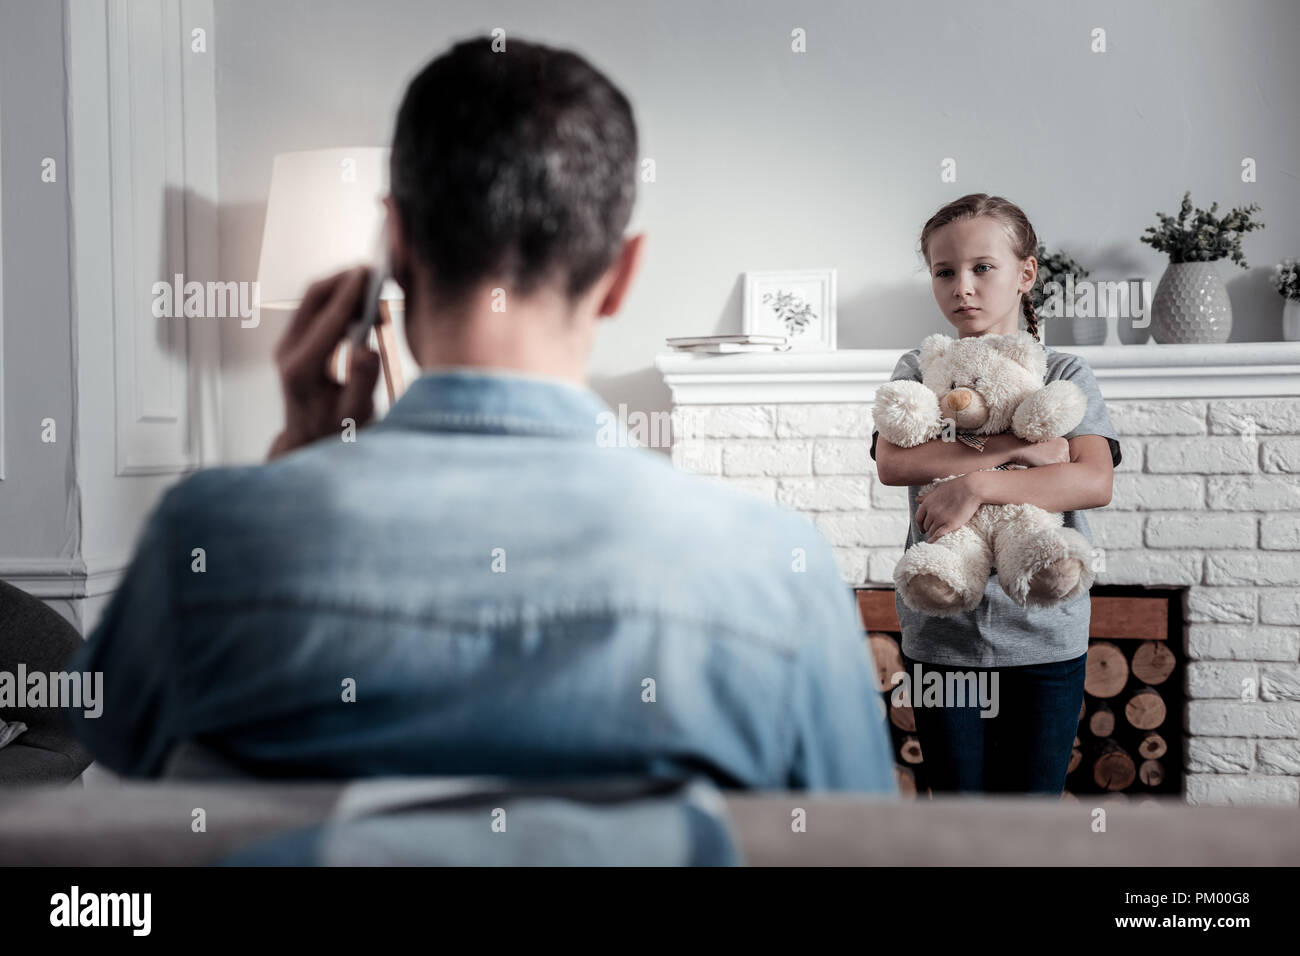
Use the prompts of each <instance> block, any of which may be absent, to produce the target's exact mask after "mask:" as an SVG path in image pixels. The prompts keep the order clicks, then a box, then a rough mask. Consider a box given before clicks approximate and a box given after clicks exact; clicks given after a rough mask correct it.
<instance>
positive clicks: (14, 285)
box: [0, 0, 219, 630]
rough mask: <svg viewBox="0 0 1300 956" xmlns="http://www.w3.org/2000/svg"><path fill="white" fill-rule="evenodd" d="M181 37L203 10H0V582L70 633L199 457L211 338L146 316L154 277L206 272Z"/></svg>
mask: <svg viewBox="0 0 1300 956" xmlns="http://www.w3.org/2000/svg"><path fill="white" fill-rule="evenodd" d="M195 27H199V28H203V29H206V30H208V31H209V32H211V31H212V12H211V3H210V0H152V2H140V3H133V2H131V0H108V2H102V3H95V2H82V0H70V2H69V3H67V4H64V3H59V2H42V3H32V2H22V0H0V150H2V158H3V164H2V165H0V174H2V175H0V215H3V233H2V234H0V235H2V240H0V241H2V243H3V245H2V246H0V251H2V252H3V256H2V257H0V268H2V269H3V273H4V277H5V281H4V285H3V300H2V302H0V309H2V310H3V311H0V327H2V331H3V339H2V340H0V342H2V344H0V380H2V382H3V395H4V400H3V403H2V405H3V412H4V420H3V433H2V437H3V443H4V444H3V451H2V453H0V455H2V457H3V460H4V462H5V469H4V475H3V477H4V480H3V481H0V577H3V578H4V579H5V580H8V581H10V582H12V583H13V584H15V585H17V586H18V587H21V588H23V589H24V590H27V591H29V592H30V593H32V594H35V595H37V596H39V597H41V598H43V599H45V600H46V601H47V603H49V604H50V605H51V606H52V607H54V608H55V609H56V610H58V611H59V612H60V613H62V614H63V615H64V616H65V617H67V618H68V620H70V621H71V622H72V623H73V624H74V625H76V626H78V627H80V628H82V629H83V630H88V629H89V628H90V627H93V625H94V623H95V621H96V619H97V618H98V615H99V614H100V612H101V611H102V609H103V607H104V605H105V604H106V602H107V600H108V599H109V597H110V596H111V594H112V592H113V590H114V589H115V588H116V586H117V584H118V580H119V579H120V576H121V573H122V571H123V570H124V569H125V567H126V564H127V562H128V561H129V559H130V557H131V555H132V554H133V552H134V549H135V543H136V539H137V537H138V535H139V531H140V528H141V526H142V524H143V521H144V518H145V517H146V516H147V515H148V513H149V512H150V511H151V510H152V508H153V506H154V504H155V502H156V501H157V499H158V497H159V495H160V494H161V493H162V491H163V490H164V489H165V488H166V487H167V486H168V485H170V484H172V483H173V482H175V481H176V480H178V479H179V478H180V477H181V476H182V475H184V474H185V473H186V472H188V471H190V470H193V469H194V468H196V467H199V466H201V465H203V464H205V463H213V462H214V461H215V460H216V457H217V449H216V439H217V437H218V433H219V424H218V423H217V421H216V419H215V414H216V412H217V409H218V406H219V397H218V395H217V391H216V388H215V381H216V373H217V370H218V365H219V356H218V353H217V347H218V338H217V335H216V329H215V328H214V327H212V326H211V324H210V321H209V320H206V319H197V318H196V319H186V318H180V319H174V318H171V317H163V318H155V317H154V316H153V315H152V314H151V311H150V302H151V291H150V290H151V285H152V283H153V282H154V281H158V280H161V279H163V278H170V276H171V275H172V274H173V272H181V273H183V274H185V275H186V277H187V278H192V279H198V280H200V281H202V280H205V279H209V278H216V276H217V272H218V264H217V260H216V251H217V241H216V238H217V237H216V202H217V197H216V193H215V182H216V174H215V169H216V158H215V119H214V98H213V75H214V74H213V69H212V64H211V57H210V55H208V54H204V53H197V52H194V51H193V50H191V48H190V46H189V43H188V40H189V36H190V33H189V31H190V30H191V29H192V28H195ZM46 158H49V159H51V160H53V162H54V163H55V167H54V170H55V176H54V178H53V180H52V181H48V182H47V181H44V180H43V179H42V171H43V163H44V161H45V160H46ZM45 419H52V420H53V421H54V426H55V429H56V441H54V442H53V443H49V442H45V441H42V440H41V436H42V421H43V420H45Z"/></svg>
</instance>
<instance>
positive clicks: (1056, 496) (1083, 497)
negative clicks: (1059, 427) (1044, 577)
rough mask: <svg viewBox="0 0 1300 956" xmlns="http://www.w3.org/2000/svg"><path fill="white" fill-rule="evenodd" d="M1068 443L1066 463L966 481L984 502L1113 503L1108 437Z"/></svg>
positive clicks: (1050, 506)
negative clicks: (1068, 449) (1068, 456)
mask: <svg viewBox="0 0 1300 956" xmlns="http://www.w3.org/2000/svg"><path fill="white" fill-rule="evenodd" d="M1069 443H1070V460H1069V462H1068V463H1066V464H1061V465H1043V466H1041V467H1038V468H1029V469H1025V470H1022V471H1015V470H1013V471H979V472H974V473H972V474H968V475H966V480H968V481H969V482H970V485H971V488H972V490H973V491H974V493H975V495H976V497H978V498H979V500H980V501H981V502H983V503H984V504H990V505H1017V504H1027V505H1037V506H1038V507H1040V508H1042V509H1043V510H1044V511H1054V512H1062V511H1081V510H1085V509H1088V508H1102V507H1105V506H1106V505H1108V504H1110V498H1111V485H1112V481H1113V478H1114V474H1115V470H1114V466H1113V465H1112V463H1111V457H1110V445H1109V444H1108V443H1107V441H1106V439H1105V438H1103V437H1102V436H1101V435H1080V436H1079V437H1077V438H1071V439H1070V440H1069ZM972 450H973V449H972ZM977 454H978V453H977ZM878 455H879V451H877V456H878Z"/></svg>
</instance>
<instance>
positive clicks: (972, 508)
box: [916, 472, 984, 541]
mask: <svg viewBox="0 0 1300 956" xmlns="http://www.w3.org/2000/svg"><path fill="white" fill-rule="evenodd" d="M978 474H979V473H978V472H975V473H973V474H969V475H962V476H961V477H959V478H954V479H952V480H951V481H945V482H942V483H940V484H939V485H938V486H937V487H936V488H934V489H933V490H932V491H930V492H928V493H927V494H924V495H918V496H917V499H916V500H917V502H918V503H917V506H916V526H917V527H918V528H920V529H921V531H923V532H924V533H925V536H926V540H927V541H934V540H935V539H936V538H942V537H943V536H944V535H945V534H948V533H949V532H950V531H956V530H957V529H958V528H960V527H961V526H962V525H964V524H965V523H966V522H967V521H969V520H970V519H971V517H972V516H973V515H974V514H975V512H976V510H978V508H979V506H980V505H982V504H983V503H984V501H983V498H982V497H981V496H980V494H979V492H978V482H979V478H978V477H977V476H978Z"/></svg>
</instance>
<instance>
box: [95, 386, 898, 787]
mask: <svg viewBox="0 0 1300 956" xmlns="http://www.w3.org/2000/svg"><path fill="white" fill-rule="evenodd" d="M347 437H349V436H346V435H344V434H343V433H342V430H341V432H340V436H339V437H338V438H329V439H323V440H321V441H318V442H316V443H315V444H312V445H310V446H308V447H306V448H303V449H299V450H297V451H295V452H292V453H290V454H288V455H285V456H283V457H281V458H278V459H276V460H275V461H272V462H270V463H268V464H264V465H257V466H246V467H222V468H212V469H208V470H204V471H201V472H198V473H196V474H194V475H191V476H190V477H189V478H187V479H186V480H184V481H182V482H180V483H179V484H178V485H176V486H175V487H173V488H172V489H171V490H170V491H168V492H167V494H166V495H165V496H164V497H163V499H162V500H161V502H160V503H159V505H158V507H157V509H156V510H155V512H154V513H153V514H152V515H151V517H150V519H149V521H148V522H147V524H146V526H145V529H144V531H143V534H142V537H141V539H140V542H139V547H138V549H137V552H136V554H135V557H134V558H133V560H132V563H131V566H130V568H129V570H128V572H127V574H126V577H125V580H124V581H123V584H122V587H121V589H120V590H119V591H118V592H117V593H116V594H115V595H114V597H113V598H112V600H111V602H110V604H109V606H108V607H107V608H106V610H105V613H104V618H103V620H102V621H101V623H100V624H99V626H98V627H97V628H96V630H95V631H94V633H93V634H92V635H91V637H90V638H89V640H88V641H87V644H86V646H85V647H84V648H82V649H81V650H80V651H79V652H78V654H77V656H76V658H75V659H74V660H73V662H72V663H71V664H70V665H69V668H70V669H72V670H79V671H102V672H103V675H104V695H103V696H104V706H103V713H102V716H100V717H98V718H86V717H84V716H83V715H82V714H81V712H80V711H77V710H73V711H70V717H71V719H72V720H73V722H74V724H75V726H76V729H77V731H78V734H79V736H80V737H81V739H82V740H83V741H85V743H86V744H87V746H88V747H89V748H90V750H91V751H92V752H93V754H94V755H95V758H96V759H97V760H99V761H100V762H102V763H103V764H105V765H107V766H108V767H109V768H111V769H113V770H115V771H117V772H118V773H121V774H124V775H127V776H156V775H158V774H159V773H160V772H161V771H162V770H163V767H164V763H165V761H166V758H167V756H168V753H169V751H170V750H171V748H172V747H173V746H174V745H175V744H176V743H178V742H180V741H183V740H189V741H192V742H196V743H198V744H199V745H201V746H204V747H206V748H209V749H210V750H213V751H215V752H216V753H218V754H220V755H222V756H224V757H226V758H229V759H230V760H231V761H233V762H234V763H235V764H237V765H239V766H241V767H243V768H245V769H247V770H248V771H249V772H251V773H255V774H258V775H263V776H282V777H284V776H293V777H363V776H376V775H407V774H431V775H432V774H437V775H444V774H452V775H462V774H463V775H476V774H486V775H502V776H519V777H534V778H535V777H580V776H600V775H605V774H645V775H649V776H665V775H671V776H682V775H685V774H688V773H692V772H704V773H706V774H708V775H710V776H711V777H712V778H713V779H714V780H715V781H717V782H718V783H719V784H720V785H722V786H724V787H755V788H808V789H834V790H855V791H874V792H879V793H886V794H891V795H892V794H896V793H897V787H896V784H895V778H894V770H893V758H892V748H891V746H890V741H889V733H888V730H887V728H886V724H885V720H884V716H883V715H884V709H883V706H882V695H881V693H880V691H879V690H878V689H877V686H876V677H875V671H874V668H873V667H872V666H871V662H870V656H869V652H868V650H867V649H866V646H865V641H864V639H863V631H862V628H861V624H860V622H859V619H858V616H857V612H856V608H855V602H854V601H853V598H852V594H851V590H850V588H849V587H848V586H847V585H846V584H845V583H844V582H843V581H842V580H841V577H840V574H839V572H838V570H837V567H836V565H835V561H834V557H833V555H832V553H831V549H830V547H829V546H828V544H827V542H826V541H825V539H824V538H822V537H821V535H820V534H819V533H818V532H817V530H816V529H815V528H814V527H813V526H812V524H811V523H809V522H808V520H807V519H806V518H804V517H803V516H801V515H798V514H796V513H794V512H792V511H786V510H784V509H781V508H778V507H777V506H775V505H772V504H768V503H765V502H762V501H760V500H758V499H757V498H754V497H751V496H749V495H747V494H744V493H742V492H737V491H734V490H729V489H726V488H723V487H720V486H718V485H715V484H714V483H712V482H711V481H709V480H708V479H705V478H702V477H698V476H695V475H690V474H686V473H683V472H680V471H678V470H677V469H675V468H674V467H673V466H672V464H671V462H669V461H668V460H667V459H666V458H665V457H664V456H663V455H662V454H660V453H658V452H654V451H650V450H648V449H645V448H638V447H631V446H629V444H628V442H627V430H626V428H625V426H624V424H623V423H622V422H621V421H618V420H616V416H615V414H614V413H613V412H612V411H611V410H610V408H609V407H608V405H606V404H605V403H604V402H603V401H602V400H601V399H600V397H599V396H598V395H597V394H596V393H595V392H593V391H591V390H590V389H588V388H586V387H584V386H580V385H577V384H576V383H575V384H570V383H567V382H565V381H562V380H559V379H551V378H540V377H532V376H524V375H520V374H515V373H508V372H499V371H496V370H483V369H469V368H442V369H436V370H429V371H426V372H425V374H423V375H422V376H421V377H419V378H418V379H416V381H415V382H413V383H412V385H411V387H410V388H409V390H408V391H407V392H406V393H405V394H404V395H403V396H402V397H401V398H400V399H399V400H398V401H397V402H396V403H395V404H394V406H393V407H392V408H391V409H390V411H389V413H388V415H387V416H386V417H385V418H383V419H382V420H381V421H379V422H377V423H376V424H374V425H372V426H370V427H368V428H364V429H361V430H359V431H357V432H356V433H355V440H354V441H348V440H345V438H347ZM200 549H201V550H200Z"/></svg>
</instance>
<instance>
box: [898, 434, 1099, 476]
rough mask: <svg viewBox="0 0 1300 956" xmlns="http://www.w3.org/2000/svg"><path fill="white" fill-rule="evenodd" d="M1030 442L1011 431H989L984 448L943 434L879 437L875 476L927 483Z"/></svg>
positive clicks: (1007, 457)
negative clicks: (904, 440) (907, 439)
mask: <svg viewBox="0 0 1300 956" xmlns="http://www.w3.org/2000/svg"><path fill="white" fill-rule="evenodd" d="M1102 441H1103V442H1105V439H1104V438H1103V439H1102ZM1027 444H1028V442H1024V441H1021V440H1020V439H1019V438H1017V437H1016V436H1015V435H1013V434H1011V433H1010V432H1005V433H1003V434H1001V435H990V436H989V437H988V438H987V439H985V442H984V450H983V451H980V450H979V449H976V448H972V447H970V446H969V445H967V444H965V443H964V442H959V441H944V440H943V439H942V438H934V439H931V440H930V441H928V442H926V443H925V444H923V445H917V446H915V447H914V448H903V447H901V446H899V445H895V444H894V443H893V442H889V441H886V440H885V439H884V438H882V437H877V438H876V477H877V478H878V479H879V480H880V483H881V484H882V485H924V484H926V483H927V482H931V481H934V479H936V478H947V477H948V476H949V475H965V474H968V473H970V472H973V471H979V470H980V469H981V468H996V467H997V466H998V465H1002V464H1005V463H1006V462H1009V461H1014V460H1015V456H1016V453H1017V452H1019V451H1020V449H1022V448H1024V447H1025V446H1026V445H1027ZM1107 460H1108V461H1109V460H1110V459H1109V458H1107Z"/></svg>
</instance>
